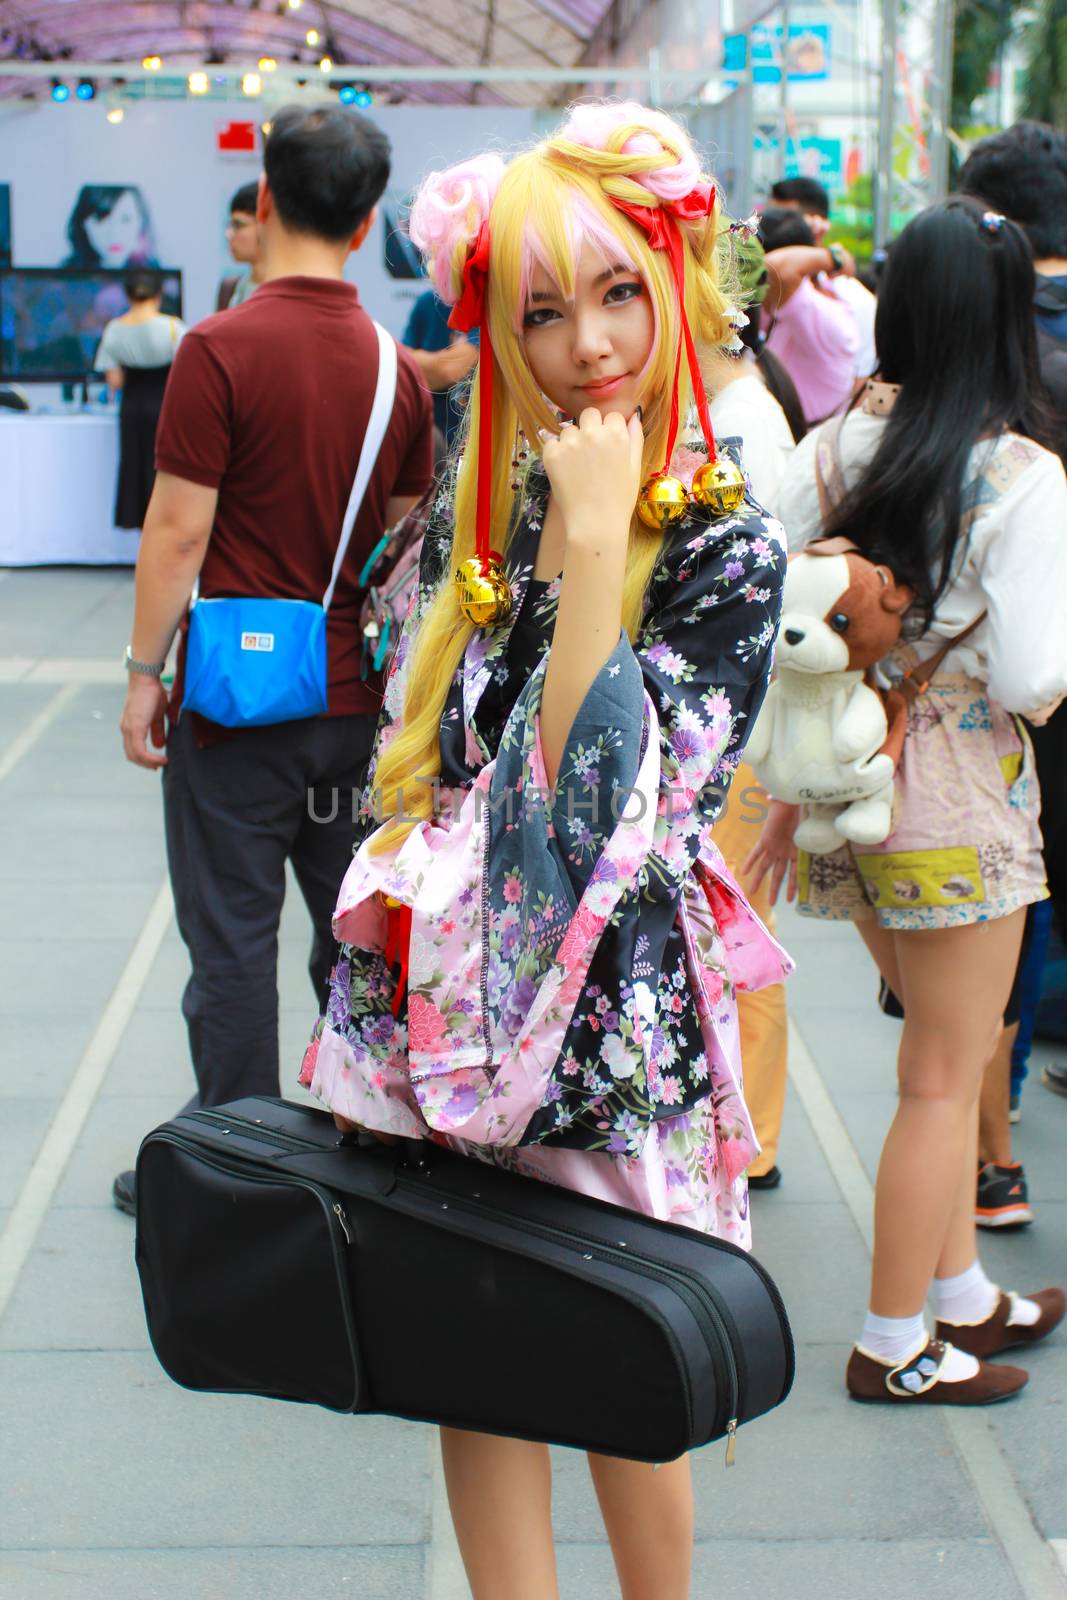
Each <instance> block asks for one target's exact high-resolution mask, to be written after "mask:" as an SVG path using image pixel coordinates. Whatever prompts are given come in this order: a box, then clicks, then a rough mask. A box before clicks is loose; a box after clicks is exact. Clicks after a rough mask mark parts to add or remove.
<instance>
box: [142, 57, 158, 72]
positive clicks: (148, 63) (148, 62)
mask: <svg viewBox="0 0 1067 1600" xmlns="http://www.w3.org/2000/svg"><path fill="white" fill-rule="evenodd" d="M141 65H142V67H143V68H144V69H145V71H146V72H158V71H159V69H160V67H161V66H162V65H163V57H162V56H145V57H144V59H143V61H142V62H141Z"/></svg>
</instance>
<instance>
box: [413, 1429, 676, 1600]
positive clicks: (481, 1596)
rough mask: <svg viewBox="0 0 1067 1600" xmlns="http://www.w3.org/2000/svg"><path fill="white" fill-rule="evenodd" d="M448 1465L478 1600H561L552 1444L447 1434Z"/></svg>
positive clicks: (444, 1453)
mask: <svg viewBox="0 0 1067 1600" xmlns="http://www.w3.org/2000/svg"><path fill="white" fill-rule="evenodd" d="M441 1459H442V1461H443V1462H444V1468H445V1482H446V1484H447V1485H448V1505H449V1510H450V1511H451V1513H452V1522H453V1525H454V1527H455V1530H456V1538H457V1540H458V1542H459V1549H460V1554H461V1555H462V1557H463V1565H464V1568H465V1569H466V1573H467V1582H468V1583H469V1584H470V1586H471V1595H472V1597H473V1600H559V1586H558V1583H557V1581H556V1552H555V1547H554V1545H553V1542H552V1468H551V1465H550V1463H549V1458H548V1447H547V1445H543V1444H531V1443H530V1442H528V1441H527V1440H525V1439H497V1438H495V1437H493V1436H492V1435H490V1434H485V1433H464V1432H462V1431H461V1430H459V1429H457V1428H442V1429H441ZM650 1592H651V1591H650Z"/></svg>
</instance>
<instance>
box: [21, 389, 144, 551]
mask: <svg viewBox="0 0 1067 1600" xmlns="http://www.w3.org/2000/svg"><path fill="white" fill-rule="evenodd" d="M118 465H119V425H118V416H117V414H112V415H111V416H92V415H84V416H79V415H74V416H35V415H33V413H31V412H11V411H0V566H4V567H29V566H45V565H57V564H60V563H69V564H72V565H79V566H104V565H110V564H112V563H122V562H133V561H135V560H136V558H137V546H138V543H139V542H140V537H141V536H140V534H139V533H137V532H136V531H130V530H127V529H124V528H116V527H115V526H114V523H113V521H112V516H113V513H114V508H115V484H116V478H117V476H118Z"/></svg>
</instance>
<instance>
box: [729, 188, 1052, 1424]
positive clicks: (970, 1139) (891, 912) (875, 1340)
mask: <svg viewBox="0 0 1067 1600" xmlns="http://www.w3.org/2000/svg"><path fill="white" fill-rule="evenodd" d="M1032 294H1033V267H1032V262H1031V257H1030V250H1029V247H1028V245H1027V243H1026V240H1025V238H1024V237H1023V235H1022V233H1021V231H1020V230H1019V228H1017V227H1016V226H1015V225H1014V224H1013V223H1011V222H1009V221H1006V220H1005V218H1004V217H1002V216H999V215H994V214H992V213H991V212H989V211H986V210H985V209H984V208H983V207H982V206H981V205H979V204H976V203H975V202H974V201H973V200H969V199H965V198H960V197H957V198H954V199H952V200H949V201H947V202H945V203H943V204H941V205H934V206H930V207H929V208H928V209H927V210H926V211H923V212H921V213H920V214H919V216H918V217H916V218H915V219H914V220H913V221H912V222H910V223H909V224H908V226H907V227H906V228H905V229H904V231H903V233H901V235H900V237H899V238H898V239H897V240H896V241H895V243H894V244H893V247H892V249H891V251H890V256H889V262H888V265H887V268H886V274H885V281H884V284H883V287H882V293H881V295H880V296H879V301H878V328H877V333H878V350H879V356H880V368H879V371H880V373H881V376H882V379H883V380H884V381H881V382H877V383H876V382H873V381H872V382H870V383H868V385H867V389H866V391H865V393H864V396H863V400H862V402H861V404H860V405H858V406H857V407H856V408H855V409H854V410H852V411H850V412H849V413H848V414H847V415H846V416H845V417H844V419H843V421H841V422H840V423H838V422H836V421H835V422H833V423H830V424H828V425H827V426H826V427H825V428H822V429H820V430H818V432H817V433H813V434H809V435H808V436H807V438H806V439H805V440H804V442H803V443H802V444H801V445H800V446H799V447H798V449H797V450H796V452H795V454H794V456H793V459H792V461H791V462H790V466H789V470H788V472H787V473H786V477H785V479H784V481H783V484H782V488H781V492H780V496H779V512H780V515H781V518H782V521H783V522H784V524H785V526H786V529H787V531H788V535H789V542H790V547H791V548H793V549H801V548H803V547H804V546H805V545H806V544H807V543H809V542H810V541H811V540H813V539H816V538H818V537H820V536H824V535H826V536H842V537H845V538H848V539H850V540H851V541H852V542H853V543H854V545H855V546H856V547H857V548H858V550H859V551H860V552H861V553H862V554H863V555H865V556H866V557H867V558H868V559H869V560H870V561H872V562H873V563H875V564H878V565H881V567H882V569H883V582H884V584H885V588H886V597H885V598H886V602H887V604H888V605H889V606H892V607H893V608H894V609H896V610H898V611H899V612H900V613H901V614H904V613H905V612H906V620H905V624H904V632H903V634H902V639H901V642H900V643H899V644H898V645H897V646H896V647H895V648H894V649H893V650H892V651H891V652H890V653H889V654H888V655H887V656H886V658H885V659H884V660H883V661H882V662H880V663H879V673H880V674H881V681H882V682H892V683H894V684H896V685H903V688H902V689H900V692H901V693H902V694H903V693H904V691H905V690H906V689H907V688H908V685H909V683H910V684H912V685H913V686H914V688H913V697H912V698H911V701H910V704H908V706H907V725H906V736H905V739H904V745H903V753H902V755H901V759H900V763H899V766H898V768H897V772H896V777H895V781H894V807H893V831H892V832H891V834H890V835H889V837H888V838H887V839H886V840H884V841H883V842H882V843H880V844H867V845H864V846H845V847H843V848H841V849H839V850H835V851H832V852H831V853H829V854H821V855H807V854H805V853H803V852H801V854H800V857H799V860H798V858H797V854H796V851H795V849H794V845H793V838H794V833H795V828H796V824H797V821H798V819H799V808H796V807H790V806H785V805H783V804H781V803H780V802H777V801H776V802H774V803H773V804H772V806H771V808H770V816H769V818H768V821H767V823H766V824H765V826H764V830H763V833H762V835H761V838H760V842H759V845H758V846H757V848H756V849H755V850H754V852H753V857H752V860H751V862H750V866H751V869H752V871H753V875H754V876H757V877H758V876H761V875H762V873H763V872H764V871H765V870H769V871H771V873H772V885H771V889H772V897H773V894H774V893H775V892H776V890H777V886H778V884H780V882H781V880H782V876H783V874H784V873H785V872H786V871H788V872H789V874H790V884H789V891H788V892H789V893H790V895H791V894H792V892H793V891H794V890H795V888H796V885H797V880H798V878H799V886H800V896H799V899H800V906H801V909H802V910H803V911H805V912H806V913H807V914H808V915H812V916H818V917H821V918H823V919H836V920H848V921H852V922H854V923H855V925H856V928H857V931H858V933H859V934H860V935H861V936H862V938H863V941H864V943H865V945H866V946H867V948H868V950H869V951H870V954H871V956H872V958H873V960H874V961H875V963H876V965H877V967H878V969H879V971H880V973H881V976H882V977H883V979H884V980H885V982H886V983H887V984H888V985H889V987H890V988H891V989H892V990H893V993H894V994H897V995H899V996H900V998H901V1001H902V1003H903V1006H904V1012H905V1021H904V1028H903V1032H902V1035H901V1043H900V1052H899V1061H898V1080H899V1090H900V1093H899V1104H898V1107H897V1112H896V1115H895V1117H894V1120H893V1124H892V1126H891V1128H890V1130H889V1133H888V1135H887V1137H886V1140H885V1145H884V1148H883V1150H882V1156H881V1161H880V1164H879V1168H878V1179H877V1184H876V1189H875V1232H874V1252H873V1263H872V1280H871V1297H870V1302H869V1309H868V1313H867V1317H866V1320H865V1322H864V1325H863V1331H862V1334H861V1339H860V1343H858V1344H857V1345H856V1347H855V1348H854V1349H853V1351H852V1355H851V1358H850V1360H849V1363H848V1369H847V1375H846V1384H847V1387H848V1389H849V1392H850V1393H851V1394H852V1395H853V1396H855V1397H856V1398H857V1399H861V1400H872V1401H874V1400H876V1401H880V1402H883V1403H886V1404H893V1405H897V1406H900V1405H904V1406H914V1405H916V1404H948V1405H986V1404H989V1403H991V1402H992V1401H994V1400H1003V1399H1006V1398H1007V1397H1008V1396H1009V1395H1010V1394H1013V1393H1017V1392H1018V1390H1019V1389H1021V1388H1022V1386H1023V1385H1024V1384H1025V1383H1026V1381H1027V1374H1026V1373H1025V1371H1023V1370H1022V1369H1020V1368H1012V1367H1006V1366H997V1365H994V1364H993V1363H992V1362H991V1361H989V1360H988V1358H989V1357H990V1356H994V1355H997V1354H999V1353H1001V1352H1002V1351H1006V1350H1010V1349H1013V1348H1015V1347H1021V1346H1024V1345H1029V1344H1032V1343H1034V1342H1035V1341H1036V1340H1039V1339H1042V1338H1044V1337H1045V1336H1046V1335H1047V1334H1049V1333H1051V1331H1052V1329H1053V1328H1054V1327H1056V1326H1057V1324H1058V1323H1059V1322H1060V1321H1061V1320H1062V1318H1063V1315H1064V1311H1065V1309H1067V1299H1065V1297H1064V1295H1063V1293H1062V1292H1061V1291H1060V1290H1058V1289H1048V1290H1043V1291H1039V1292H1038V1293H1036V1294H1030V1295H1027V1296H1020V1295H1016V1294H1007V1293H1004V1292H1003V1291H1002V1290H1001V1289H1000V1288H999V1287H998V1285H996V1284H995V1283H993V1282H991V1281H990V1279H989V1278H988V1277H987V1276H986V1274H985V1272H984V1271H983V1269H982V1266H981V1263H980V1262H979V1260H978V1256H977V1250H976V1244H975V1187H974V1181H975V1160H976V1154H977V1133H978V1099H979V1090H980V1085H981V1081H982V1076H983V1071H984V1069H985V1066H986V1063H987V1062H988V1060H989V1057H990V1055H991V1054H992V1052H993V1050H994V1048H995V1045H996V1042H997V1040H998V1038H999V1036H1000V1033H1001V1028H1002V1019H1003V1016H1004V1013H1005V1009H1006V1007H1007V1005H1008V1000H1009V995H1010V990H1011V988H1012V980H1013V977H1014V974H1015V971H1016V966H1017V961H1018V956H1019V951H1020V948H1021V944H1022V937H1023V927H1024V923H1025V920H1026V907H1027V906H1028V905H1031V904H1034V903H1036V902H1038V901H1040V900H1043V899H1045V897H1046V895H1047V889H1046V885H1045V873H1044V867H1043V863H1042V860H1041V838H1040V833H1039V831H1038V826H1037V817H1038V810H1039V796H1038V791H1037V786H1036V784H1035V782H1034V778H1033V766H1032V761H1031V758H1030V754H1029V746H1028V742H1027V739H1026V735H1025V733H1024V732H1023V731H1022V729H1021V725H1020V722H1019V714H1020V713H1022V714H1023V715H1026V716H1028V717H1029V718H1030V719H1031V720H1032V721H1036V722H1040V721H1043V720H1045V719H1046V718H1047V716H1048V715H1049V714H1050V713H1051V710H1052V709H1053V707H1054V705H1055V704H1057V703H1058V702H1059V701H1060V700H1061V698H1062V697H1063V695H1064V692H1065V691H1067V638H1065V637H1064V630H1063V626H1062V618H1063V594H1064V591H1065V590H1067V541H1065V540H1064V538H1063V530H1064V527H1065V526H1067V483H1065V481H1064V472H1063V466H1062V464H1061V462H1060V460H1059V458H1058V456H1057V455H1055V454H1054V453H1053V452H1052V450H1050V449H1049V448H1047V443H1048V442H1049V441H1050V440H1051V438H1052V436H1053V428H1054V423H1053V419H1052V418H1051V416H1050V415H1049V412H1048V406H1047V401H1046V398H1045V396H1044V393H1043V391H1042V389H1041V385H1040V382H1039V381H1038V379H1037V351H1036V342H1035V338H1034V332H1033V326H1032V322H1031V319H1030V311H1029V305H1030V298H1031V296H1032ZM979 328H980V329H982V330H985V331H986V333H987V334H988V337H986V338H982V339H978V338H975V337H974V330H975V329H979ZM823 443H827V444H829V446H830V452H831V456H830V460H829V461H828V460H827V451H825V450H823V451H820V450H819V446H820V444H823ZM845 621H846V623H847V621H848V619H847V618H846V619H845ZM841 631H842V632H845V633H847V631H848V629H847V628H846V629H844V630H841ZM909 673H912V674H914V676H913V677H911V678H909V677H908V676H907V675H908V674H909ZM931 1290H932V1294H933V1300H934V1305H935V1309H936V1315H937V1319H938V1320H937V1326H936V1330H935V1332H934V1336H933V1338H931V1337H930V1334H929V1333H928V1331H927V1328H926V1325H925V1322H924V1318H923V1307H924V1304H925V1301H926V1299H927V1295H928V1294H929V1293H930V1292H931Z"/></svg>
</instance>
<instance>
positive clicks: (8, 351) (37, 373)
mask: <svg viewBox="0 0 1067 1600" xmlns="http://www.w3.org/2000/svg"><path fill="white" fill-rule="evenodd" d="M158 271H159V274H160V276H161V278H162V280H163V310H164V311H165V312H168V313H170V314H171V315H173V316H181V311H182V275H181V273H180V272H179V271H178V270H176V269H175V268H173V267H160V268H158ZM125 277H126V274H125V272H120V271H114V272H108V271H106V270H105V269H101V268H97V269H95V270H91V271H86V270H83V269H82V268H79V267H13V268H10V269H9V270H8V271H6V272H4V271H0V378H3V379H6V380H7V381H9V382H18V383H78V382H80V381H81V380H83V379H84V378H86V377H88V375H89V374H90V373H91V372H92V371H93V361H94V360H95V358H96V351H97V347H98V345H99V343H100V337H101V335H102V334H103V331H104V328H105V326H106V325H107V323H109V322H110V321H111V319H112V317H120V316H122V314H123V312H124V311H126V310H128V308H129V301H128V300H127V298H126V292H125V290H124V289H123V286H122V285H123V280H124V279H125Z"/></svg>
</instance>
